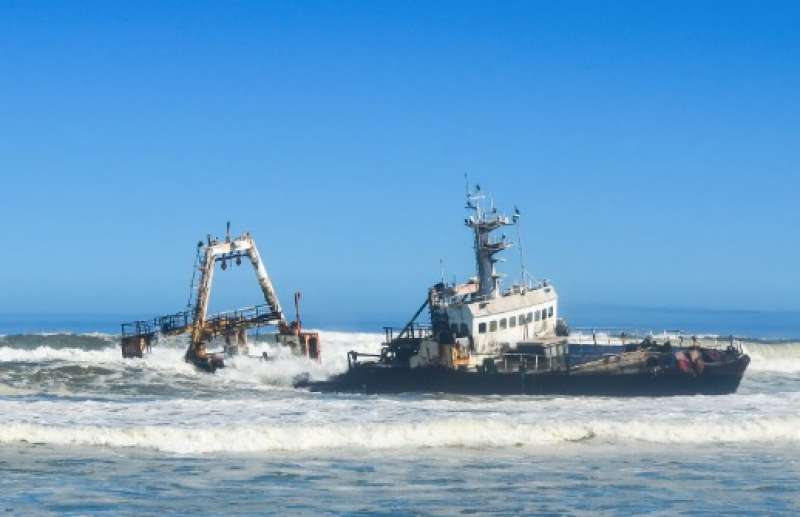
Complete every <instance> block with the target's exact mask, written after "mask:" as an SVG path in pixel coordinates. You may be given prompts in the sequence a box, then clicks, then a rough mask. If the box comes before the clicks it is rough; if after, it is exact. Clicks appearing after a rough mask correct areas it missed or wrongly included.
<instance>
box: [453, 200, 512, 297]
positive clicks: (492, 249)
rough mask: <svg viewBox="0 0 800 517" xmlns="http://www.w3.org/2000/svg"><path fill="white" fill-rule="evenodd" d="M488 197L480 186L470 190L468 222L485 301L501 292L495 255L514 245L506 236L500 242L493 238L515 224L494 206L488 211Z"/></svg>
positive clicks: (480, 293) (479, 289)
mask: <svg viewBox="0 0 800 517" xmlns="http://www.w3.org/2000/svg"><path fill="white" fill-rule="evenodd" d="M485 198H486V196H485V195H484V194H483V193H482V192H481V187H480V185H475V190H474V191H472V192H470V191H469V189H467V206H466V208H467V210H470V211H471V212H472V215H470V216H469V217H467V218H466V219H465V220H464V223H465V224H466V225H467V226H468V227H469V228H471V229H472V230H473V232H474V234H475V244H474V246H475V262H476V264H477V269H478V282H479V287H478V295H479V296H480V297H482V298H494V297H495V296H497V293H498V292H499V291H500V277H501V276H502V275H500V274H499V273H497V271H496V270H495V264H496V263H497V262H498V260H499V259H497V258H495V255H496V254H498V253H500V252H501V251H503V250H505V249H508V248H510V247H511V243H510V242H509V241H508V240H507V239H506V236H505V235H503V236H502V237H501V238H500V239H499V240H495V239H492V236H491V234H492V232H493V231H494V230H496V229H498V228H500V227H501V226H508V225H511V224H514V222H516V220H514V221H513V222H512V220H511V219H510V218H509V217H507V216H505V215H502V214H498V213H497V209H496V208H494V206H492V207H491V208H490V209H489V210H488V211H486V210H484V208H483V206H482V202H483V200H484V199H485Z"/></svg>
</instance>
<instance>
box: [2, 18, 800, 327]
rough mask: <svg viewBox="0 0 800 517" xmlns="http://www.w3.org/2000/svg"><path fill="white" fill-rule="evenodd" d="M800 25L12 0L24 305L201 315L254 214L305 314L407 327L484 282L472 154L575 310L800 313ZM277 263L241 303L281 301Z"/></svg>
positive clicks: (237, 285)
mask: <svg viewBox="0 0 800 517" xmlns="http://www.w3.org/2000/svg"><path fill="white" fill-rule="evenodd" d="M798 24H800V4H797V3H796V2H786V3H781V2H551V3H543V2H508V3H503V4H502V5H498V4H497V3H493V2H477V3H469V2H466V3H465V2H457V3H446V2H433V3H427V2H393V3H392V2H319V3H316V2H305V3H299V2H279V3H274V2H152V3H146V2H81V3H67V2H53V3H47V2H36V3H33V2H3V3H2V4H0V35H1V36H2V37H1V38H0V174H1V175H2V203H0V216H1V217H2V221H3V230H4V231H3V233H4V235H3V237H4V241H5V243H6V249H5V253H4V254H3V259H2V262H0V266H1V267H0V286H2V295H0V312H6V313H9V312H27V313H31V312H53V313H67V312H92V313H99V312H110V313H125V314H131V315H133V316H137V315H141V316H149V315H152V314H155V313H158V312H162V311H172V310H178V309H181V308H182V306H183V305H184V304H185V301H186V297H187V294H188V293H187V290H188V284H189V279H190V276H191V265H192V260H193V258H194V244H195V243H196V242H197V240H198V239H199V238H202V237H203V236H204V235H205V234H206V233H208V232H212V233H215V234H217V235H220V234H222V233H223V232H224V225H225V221H226V220H231V221H232V222H233V225H234V229H235V230H244V229H248V230H251V231H252V232H253V234H254V235H255V237H256V240H257V242H258V243H259V245H260V247H261V248H262V254H263V255H264V257H265V259H266V261H267V267H268V269H269V270H270V272H271V274H272V276H273V277H274V281H275V283H276V285H277V287H278V289H279V291H280V294H281V296H282V298H283V299H284V303H285V304H287V305H288V304H289V301H290V296H291V292H292V291H293V290H294V289H302V290H303V291H304V293H305V303H306V312H307V314H308V315H309V318H312V319H313V314H314V313H315V312H316V313H317V314H318V315H320V314H324V318H323V319H325V320H326V321H334V320H336V319H340V320H342V321H355V320H358V319H365V320H367V319H369V320H371V319H381V318H387V317H388V318H389V319H396V316H397V315H404V314H406V313H410V312H413V310H414V309H415V308H416V306H417V305H418V303H419V302H420V301H421V300H422V299H423V297H424V295H425V289H426V287H427V286H428V285H429V284H430V283H431V282H433V281H435V280H436V279H437V278H438V277H439V274H440V273H439V260H440V259H442V260H443V261H444V264H445V269H446V271H447V275H448V278H449V277H452V276H453V275H456V276H457V277H458V278H464V277H466V276H468V275H470V274H472V271H473V267H474V266H473V262H472V255H471V247H470V245H471V241H470V236H469V233H468V232H467V230H466V229H465V228H464V227H463V223H462V218H463V174H464V172H465V171H467V172H468V173H469V175H470V177H471V178H473V179H474V180H475V181H479V182H480V183H481V184H482V185H483V187H484V189H485V190H488V191H491V192H492V193H493V195H494V198H495V200H496V202H497V204H498V205H499V206H501V207H507V208H508V209H511V208H512V207H513V205H514V204H516V205H518V206H519V207H520V209H521V211H522V214H523V219H522V228H521V230H522V239H523V242H524V244H525V248H526V254H527V256H528V263H529V264H528V265H529V268H530V270H531V271H532V272H533V273H534V274H535V275H537V276H538V277H540V278H549V279H551V280H552V281H553V282H554V283H555V284H556V286H557V287H558V288H559V289H560V293H561V296H562V301H564V303H566V304H619V305H643V306H670V307H701V308H715V309H767V310H800V296H799V295H798V287H797V286H798V285H800V267H798V265H797V264H798V262H797V257H798V256H799V255H800V238H799V237H798V232H797V228H798V223H799V222H800V215H799V214H800V209H799V208H798V206H797V197H798V192H800V174H799V173H798V164H799V163H800V141H799V138H798V137H799V136H800V134H799V133H800V103H799V102H798V101H800V97H799V96H798V92H800V64H798V63H799V62H800V60H798V55H800V33H799V32H798V31H797V26H798ZM517 257H518V255H517V252H516V250H512V252H510V253H508V254H507V258H508V262H507V263H506V264H503V265H501V267H502V268H503V269H504V270H506V271H507V272H508V273H510V274H512V275H515V274H516V272H517V271H518V270H519V265H518V262H517V260H518V259H517ZM251 278H252V275H251V273H250V271H245V270H238V271H233V272H230V271H229V272H227V273H225V274H224V275H221V276H220V277H218V278H217V284H216V286H215V292H214V295H215V296H214V302H213V304H212V305H213V307H214V308H219V309H225V308H232V307H234V306H238V305H246V304H248V303H252V302H256V301H258V291H257V289H256V287H255V284H254V283H253V282H252V281H251ZM567 316H568V315H567Z"/></svg>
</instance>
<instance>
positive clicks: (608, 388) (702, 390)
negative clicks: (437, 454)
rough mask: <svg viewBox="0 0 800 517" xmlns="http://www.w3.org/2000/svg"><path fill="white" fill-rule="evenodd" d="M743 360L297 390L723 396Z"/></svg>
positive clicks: (359, 377)
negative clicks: (634, 370) (692, 369)
mask: <svg viewBox="0 0 800 517" xmlns="http://www.w3.org/2000/svg"><path fill="white" fill-rule="evenodd" d="M748 363H749V358H748V357H746V356H745V357H742V358H740V359H739V360H737V361H735V362H732V363H729V364H726V365H721V366H719V367H708V368H706V369H705V371H704V372H703V374H702V375H699V376H692V375H688V374H685V373H681V372H668V373H663V374H661V375H652V374H645V373H642V374H608V373H606V374H599V373H598V374H582V375H572V374H569V373H563V372H556V373H539V374H532V373H478V372H468V371H455V370H449V369H445V368H398V367H388V368H387V367H356V368H353V369H351V370H349V371H348V372H346V373H343V374H341V375H339V376H336V377H334V378H332V379H331V380H329V381H325V382H306V383H300V384H299V385H298V387H304V388H308V389H309V390H311V391H320V392H356V393H406V392H424V393H454V394H464V395H521V394H525V395H587V396H614V397H640V396H647V397H654V396H655V397H657V396H672V395H701V394H702V395H725V394H729V393H734V392H736V390H737V388H738V387H739V383H740V382H741V380H742V376H743V374H744V371H745V369H746V368H747V365H748Z"/></svg>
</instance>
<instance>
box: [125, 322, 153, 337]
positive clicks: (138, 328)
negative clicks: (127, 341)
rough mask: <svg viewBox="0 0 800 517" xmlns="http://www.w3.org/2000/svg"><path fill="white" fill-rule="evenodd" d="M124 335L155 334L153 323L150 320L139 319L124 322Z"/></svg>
mask: <svg viewBox="0 0 800 517" xmlns="http://www.w3.org/2000/svg"><path fill="white" fill-rule="evenodd" d="M121 326H122V337H130V336H146V335H153V334H155V330H154V328H153V324H152V322H151V321H150V320H137V321H130V322H128V323H123V324H122V325H121Z"/></svg>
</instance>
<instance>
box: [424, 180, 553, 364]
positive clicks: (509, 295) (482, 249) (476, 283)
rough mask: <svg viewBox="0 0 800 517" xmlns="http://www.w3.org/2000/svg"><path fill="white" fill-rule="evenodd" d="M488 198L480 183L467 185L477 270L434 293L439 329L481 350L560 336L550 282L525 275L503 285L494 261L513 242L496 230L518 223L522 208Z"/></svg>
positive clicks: (436, 329)
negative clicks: (507, 208)
mask: <svg viewBox="0 0 800 517" xmlns="http://www.w3.org/2000/svg"><path fill="white" fill-rule="evenodd" d="M484 201H485V195H484V194H483V193H482V192H481V191H480V187H476V188H475V190H474V191H472V192H469V191H468V194H467V205H466V207H467V209H468V210H469V214H468V217H467V218H466V219H464V224H465V225H466V226H467V227H468V228H469V229H470V230H471V231H472V233H473V238H474V243H473V247H474V252H475V263H476V272H477V276H475V277H473V278H471V279H470V280H469V281H467V282H466V283H462V284H453V285H446V284H444V283H439V284H437V285H435V286H433V287H432V288H431V290H430V293H429V303H430V308H431V310H430V312H431V323H432V325H433V330H434V333H435V334H436V335H437V336H438V337H439V338H440V339H441V338H442V336H443V335H447V334H448V333H449V335H450V336H452V338H454V339H458V340H459V343H462V344H465V345H466V346H467V348H468V350H469V352H470V353H471V354H472V355H476V356H481V355H485V354H494V353H498V352H500V351H501V350H503V349H508V348H509V347H510V346H512V345H514V344H516V343H519V342H524V341H528V340H532V339H546V338H553V337H556V333H557V332H556V331H557V324H556V322H557V321H558V294H557V292H556V290H555V288H554V287H553V286H552V285H550V284H548V283H547V282H533V281H532V280H530V279H528V278H524V277H523V278H521V279H520V281H519V282H518V283H515V284H514V285H512V286H511V287H509V288H507V289H503V288H502V283H501V278H502V275H501V274H499V273H498V272H497V270H496V267H495V265H496V264H497V262H498V261H499V259H498V257H497V255H498V254H499V253H500V252H502V251H504V250H506V249H508V248H510V247H511V246H512V245H513V243H512V242H511V241H510V240H509V239H508V237H507V236H506V234H505V233H503V234H501V235H500V236H497V232H498V231H500V230H501V229H503V228H504V227H507V226H511V225H515V224H518V222H519V219H520V214H519V211H518V210H516V209H515V211H514V215H513V216H511V217H509V216H507V215H504V214H502V213H499V212H498V211H497V209H496V208H494V207H493V206H492V207H491V208H490V209H488V210H487V209H485V208H484ZM523 272H524V268H523ZM464 340H466V341H464Z"/></svg>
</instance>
